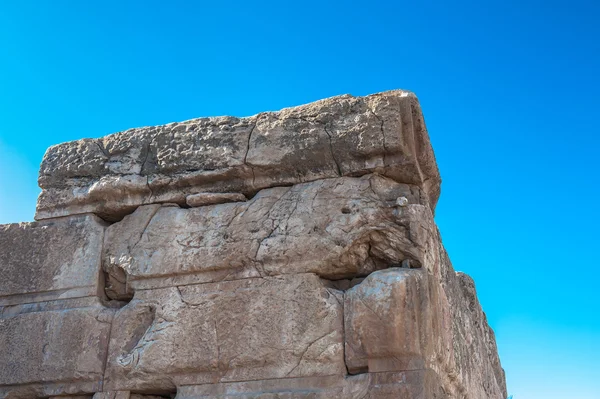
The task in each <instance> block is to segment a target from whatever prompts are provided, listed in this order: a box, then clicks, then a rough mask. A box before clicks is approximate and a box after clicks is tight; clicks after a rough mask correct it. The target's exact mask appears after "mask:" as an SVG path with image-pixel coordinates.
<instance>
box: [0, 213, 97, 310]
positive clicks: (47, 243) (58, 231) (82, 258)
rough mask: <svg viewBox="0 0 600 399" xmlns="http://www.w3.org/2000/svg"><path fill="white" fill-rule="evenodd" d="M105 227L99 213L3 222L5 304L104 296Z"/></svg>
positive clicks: (0, 291) (0, 296) (1, 287)
mask: <svg viewBox="0 0 600 399" xmlns="http://www.w3.org/2000/svg"><path fill="white" fill-rule="evenodd" d="M105 226H106V223H105V222H103V221H102V220H100V219H99V218H98V217H96V216H94V215H76V216H71V217H65V218H59V219H56V220H49V221H44V222H33V223H14V224H7V225H0V248H2V251H0V270H1V271H2V278H0V306H7V305H14V304H22V303H34V302H42V301H51V300H55V299H66V298H77V297H86V296H96V295H103V292H102V289H103V287H102V286H101V281H100V273H101V268H100V265H101V260H100V257H101V253H102V240H103V237H104V228H105Z"/></svg>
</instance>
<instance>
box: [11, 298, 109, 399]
mask: <svg viewBox="0 0 600 399" xmlns="http://www.w3.org/2000/svg"><path fill="white" fill-rule="evenodd" d="M112 316H113V310H111V309H107V308H105V307H103V306H101V305H100V304H99V303H96V304H95V305H91V306H88V307H83V308H71V309H57V310H46V311H40V312H35V311H34V312H25V313H19V314H13V315H10V316H6V317H5V316H2V317H0V337H2V339H0V397H4V396H6V397H20V395H25V397H33V398H35V397H44V396H45V397H48V396H59V395H66V394H82V393H93V392H96V391H99V390H100V388H101V386H102V379H103V374H104V362H105V356H106V353H107V349H108V337H109V332H110V323H111V320H112ZM3 395H4V396H3Z"/></svg>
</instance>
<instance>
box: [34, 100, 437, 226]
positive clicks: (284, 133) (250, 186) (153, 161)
mask: <svg viewBox="0 0 600 399" xmlns="http://www.w3.org/2000/svg"><path fill="white" fill-rule="evenodd" d="M371 172H376V173H380V174H382V175H384V176H387V177H389V178H391V179H394V180H396V181H397V182H399V183H407V184H413V185H416V186H418V187H420V188H421V189H422V190H423V191H424V192H425V193H426V195H427V198H428V200H429V203H430V206H431V207H432V209H433V208H434V207H435V204H436V202H437V199H438V196H439V191H440V188H439V187H440V176H439V172H438V169H437V165H436V163H435V158H434V155H433V150H432V148H431V144H430V142H429V137H428V134H427V130H426V128H425V124H424V122H423V116H422V114H421V109H420V106H419V103H418V101H417V99H416V97H415V96H414V95H413V94H412V93H410V92H407V91H401V90H396V91H389V92H384V93H379V94H374V95H371V96H367V97H353V96H350V95H344V96H339V97H332V98H329V99H325V100H322V101H317V102H314V103H311V104H307V105H303V106H299V107H294V108H286V109H283V110H281V111H279V112H265V113H261V114H258V115H255V116H252V117H248V118H234V117H217V118H201V119H193V120H190V121H186V122H180V123H171V124H168V125H164V126H155V127H145V128H139V129H131V130H127V131H125V132H121V133H116V134H112V135H110V136H106V137H104V138H102V139H83V140H79V141H73V142H69V143H64V144H59V145H56V146H53V147H50V148H49V149H48V151H47V152H46V154H45V155H44V159H43V161H42V165H41V168H40V175H39V179H38V182H39V185H40V187H41V188H42V193H41V195H40V197H39V199H38V206H37V212H36V219H47V218H52V217H57V216H65V215H69V214H75V213H85V212H93V213H96V214H99V215H101V216H102V217H103V218H105V219H107V220H118V219H120V218H122V216H123V215H125V214H128V213H130V212H131V211H133V210H134V209H135V208H136V207H138V206H139V205H143V204H148V203H178V204H182V205H183V204H185V203H186V197H187V196H188V195H192V194H197V193H201V192H214V193H236V192H237V193H245V194H249V193H250V194H252V193H255V192H257V191H259V190H261V189H264V188H268V187H273V186H281V185H290V184H296V183H302V182H307V181H313V180H318V179H323V178H330V177H339V176H342V175H343V176H356V175H361V174H366V173H371Z"/></svg>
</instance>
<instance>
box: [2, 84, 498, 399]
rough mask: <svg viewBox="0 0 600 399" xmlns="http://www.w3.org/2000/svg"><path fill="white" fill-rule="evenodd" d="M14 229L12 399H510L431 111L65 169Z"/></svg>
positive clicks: (5, 393) (308, 126)
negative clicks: (442, 204)
mask: <svg viewBox="0 0 600 399" xmlns="http://www.w3.org/2000/svg"><path fill="white" fill-rule="evenodd" d="M39 184H40V187H41V188H42V193H41V195H40V197H39V201H38V207H37V213H36V219H38V221H37V222H33V223H19V224H10V225H3V226H0V270H1V271H2V276H3V278H1V279H0V399H59V398H62V399H167V398H168V399H174V398H175V399H200V398H207V399H208V398H215V399H241V398H246V399H275V398H279V399H284V398H286V399H308V398H317V399H325V398H328V399H329V398H350V399H384V398H385V399H388V398H389V399H391V398H394V399H397V398H401V399H455V398H456V399H487V398H489V399H505V398H506V383H505V377H504V371H503V370H502V367H501V364H500V359H499V358H498V351H497V348H496V342H495V337H494V333H493V331H492V329H491V328H490V326H489V325H488V323H487V321H486V316H485V313H484V312H483V310H482V309H481V305H480V304H479V301H478V299H477V294H476V290H475V283H474V282H473V280H472V279H471V278H470V277H469V276H467V275H465V274H463V273H457V272H455V271H454V268H453V266H452V264H451V262H450V259H449V257H448V255H447V253H446V251H445V249H444V247H443V245H442V240H441V236H440V233H439V231H438V229H437V227H436V225H435V222H434V218H433V216H434V211H435V204H436V202H437V199H438V196H439V193H440V176H439V173H438V170H437V166H436V163H435V158H434V155H433V151H432V149H431V145H430V143H429V138H428V135H427V131H426V129H425V125H424V122H423V116H422V114H421V110H420V107H419V104H418V101H417V99H416V97H415V96H414V95H413V94H412V93H409V92H406V91H402V90H396V91H391V92H384V93H379V94H374V95H371V96H367V97H353V96H349V95H345V96H339V97H333V98H329V99H325V100H322V101H318V102H315V103H311V104H307V105H303V106H299V107H294V108H287V109H283V110H281V111H278V112H265V113H260V114H258V115H255V116H251V117H248V118H235V117H217V118H200V119H194V120H190V121H186V122H181V123H172V124H169V125H164V126H155V127H145V128H138V129H131V130H128V131H125V132H120V133H116V134H112V135H109V136H106V137H104V138H100V139H83V140H78V141H74V142H70V143H64V144H59V145H57V146H53V147H51V148H49V149H48V151H47V152H46V155H45V156H44V159H43V161H42V165H41V167H40V175H39Z"/></svg>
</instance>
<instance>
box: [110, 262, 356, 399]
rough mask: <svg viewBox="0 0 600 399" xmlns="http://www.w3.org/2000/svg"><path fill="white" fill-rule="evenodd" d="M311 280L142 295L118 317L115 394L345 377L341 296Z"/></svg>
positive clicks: (259, 280)
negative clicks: (282, 379) (205, 385)
mask: <svg viewBox="0 0 600 399" xmlns="http://www.w3.org/2000/svg"><path fill="white" fill-rule="evenodd" d="M325 283H326V282H324V281H323V280H321V279H319V278H318V277H317V276H315V275H313V274H301V275H295V276H281V277H266V278H257V279H254V278H253V279H244V280H238V281H228V282H221V283H212V284H200V285H188V286H180V287H171V288H164V289H155V290H144V291H138V292H136V294H135V297H134V299H133V300H132V301H131V302H130V303H129V304H128V305H127V306H126V307H124V308H123V309H122V310H121V311H120V312H119V313H118V314H117V316H116V317H115V320H114V323H113V330H112V333H111V342H110V352H109V360H108V368H107V376H106V381H105V389H107V390H140V389H146V390H149V389H163V390H164V389H169V388H174V387H175V386H180V385H193V384H206V383H217V382H227V381H247V380H258V379H272V378H284V377H306V376H324V375H344V374H345V373H346V368H345V365H344V358H343V314H342V312H343V309H342V303H341V293H340V292H338V291H336V290H334V289H332V288H329V287H327V285H326V284H325Z"/></svg>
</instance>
